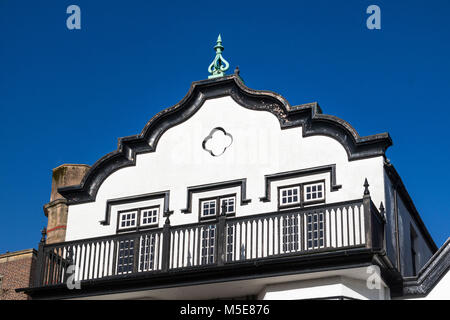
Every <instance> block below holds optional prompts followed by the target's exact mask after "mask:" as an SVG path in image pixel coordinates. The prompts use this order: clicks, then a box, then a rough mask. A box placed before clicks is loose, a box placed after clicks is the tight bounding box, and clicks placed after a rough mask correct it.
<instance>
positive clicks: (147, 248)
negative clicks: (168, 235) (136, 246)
mask: <svg viewBox="0 0 450 320" xmlns="http://www.w3.org/2000/svg"><path fill="white" fill-rule="evenodd" d="M155 242H156V234H151V235H145V236H142V238H141V248H140V251H141V252H140V263H139V271H149V270H154V269H157V268H155V265H154V264H155Z"/></svg>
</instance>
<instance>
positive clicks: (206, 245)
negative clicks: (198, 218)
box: [201, 225, 216, 264]
mask: <svg viewBox="0 0 450 320" xmlns="http://www.w3.org/2000/svg"><path fill="white" fill-rule="evenodd" d="M215 241H216V226H215V225H211V226H206V227H204V228H203V231H202V252H201V257H202V264H210V263H214V247H215Z"/></svg>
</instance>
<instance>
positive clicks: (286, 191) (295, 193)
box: [280, 186, 300, 206]
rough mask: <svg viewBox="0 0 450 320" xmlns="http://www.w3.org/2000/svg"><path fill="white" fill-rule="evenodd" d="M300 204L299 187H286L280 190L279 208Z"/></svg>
mask: <svg viewBox="0 0 450 320" xmlns="http://www.w3.org/2000/svg"><path fill="white" fill-rule="evenodd" d="M297 203H300V187H299V186H295V187H288V188H281V189H280V206H287V205H290V204H297Z"/></svg>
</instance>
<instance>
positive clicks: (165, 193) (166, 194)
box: [100, 190, 173, 226]
mask: <svg viewBox="0 0 450 320" xmlns="http://www.w3.org/2000/svg"><path fill="white" fill-rule="evenodd" d="M161 198H164V208H163V210H164V211H163V215H167V214H172V213H173V212H172V211H170V210H169V198H170V191H168V190H167V191H160V192H153V193H146V194H141V195H138V196H131V197H124V198H117V199H110V200H108V201H106V212H105V219H104V220H102V221H100V224H101V225H104V226H107V225H109V224H110V220H111V207H112V206H116V205H121V204H127V203H134V202H142V201H147V200H156V199H161Z"/></svg>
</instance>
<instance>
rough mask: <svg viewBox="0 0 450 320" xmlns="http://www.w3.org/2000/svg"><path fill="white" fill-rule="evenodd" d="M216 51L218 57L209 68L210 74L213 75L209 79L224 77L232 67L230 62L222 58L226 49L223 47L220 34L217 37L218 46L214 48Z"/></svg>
mask: <svg viewBox="0 0 450 320" xmlns="http://www.w3.org/2000/svg"><path fill="white" fill-rule="evenodd" d="M214 50H216V57H215V58H214V61H213V62H211V64H210V65H209V67H208V72H209V73H211V75H210V76H209V77H208V79H211V78H217V77H222V76H224V75H225V71H227V70H228V68H229V67H230V64H229V63H228V61H227V60H225V59H224V58H223V57H222V51H223V50H224V48H223V46H222V38H221V37H220V34H219V36H218V37H217V44H216V45H215V46H214Z"/></svg>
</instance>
